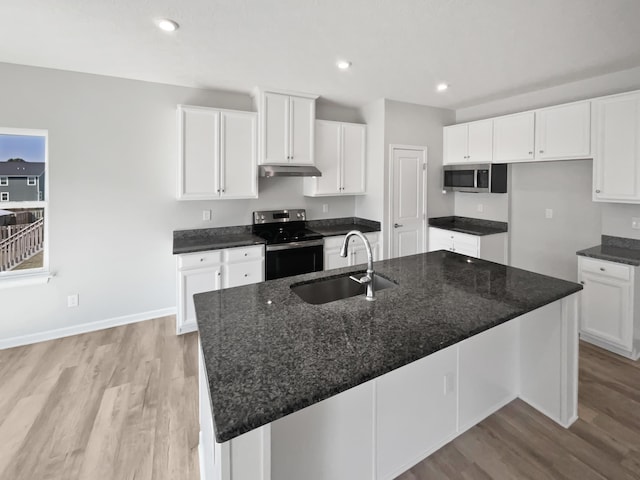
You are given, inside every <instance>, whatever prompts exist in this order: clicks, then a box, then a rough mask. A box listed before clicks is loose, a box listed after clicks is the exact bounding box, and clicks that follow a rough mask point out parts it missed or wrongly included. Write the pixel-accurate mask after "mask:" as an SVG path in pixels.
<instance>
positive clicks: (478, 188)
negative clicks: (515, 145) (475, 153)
mask: <svg viewBox="0 0 640 480" xmlns="http://www.w3.org/2000/svg"><path fill="white" fill-rule="evenodd" d="M442 189H443V190H445V191H447V192H472V193H507V164H506V163H480V164H473V165H471V164H466V165H445V166H444V167H443V172H442Z"/></svg>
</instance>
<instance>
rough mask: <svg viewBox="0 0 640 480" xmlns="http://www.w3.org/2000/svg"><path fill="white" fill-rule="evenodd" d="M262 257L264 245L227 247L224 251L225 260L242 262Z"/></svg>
mask: <svg viewBox="0 0 640 480" xmlns="http://www.w3.org/2000/svg"><path fill="white" fill-rule="evenodd" d="M262 257H264V246H262V245H257V246H252V247H239V248H228V249H226V250H225V251H224V261H225V262H244V261H247V260H254V259H258V258H262Z"/></svg>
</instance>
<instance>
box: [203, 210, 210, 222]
mask: <svg viewBox="0 0 640 480" xmlns="http://www.w3.org/2000/svg"><path fill="white" fill-rule="evenodd" d="M202 220H204V221H205V222H208V221H210V220H211V210H202Z"/></svg>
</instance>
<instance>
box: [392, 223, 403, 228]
mask: <svg viewBox="0 0 640 480" xmlns="http://www.w3.org/2000/svg"><path fill="white" fill-rule="evenodd" d="M403 226H404V225H400V224H399V223H394V224H393V228H400V227H403Z"/></svg>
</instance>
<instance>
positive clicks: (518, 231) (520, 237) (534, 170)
mask: <svg viewBox="0 0 640 480" xmlns="http://www.w3.org/2000/svg"><path fill="white" fill-rule="evenodd" d="M591 163H592V162H591V160H572V161H566V162H538V163H521V164H514V165H512V166H511V167H512V170H511V182H512V190H511V218H510V220H509V235H510V239H511V242H510V245H511V251H510V259H511V265H512V266H514V267H519V268H524V269H526V270H531V271H534V272H538V273H542V274H545V275H551V276H554V277H559V278H564V279H566V280H572V281H575V280H576V279H577V257H576V255H575V252H576V251H578V250H581V249H584V248H588V247H592V246H594V245H597V244H599V243H600V232H601V229H602V227H601V204H599V203H596V202H593V201H592V200H591V168H592V166H591ZM547 208H551V209H552V210H553V218H551V219H547V218H545V210H546V209H547Z"/></svg>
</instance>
